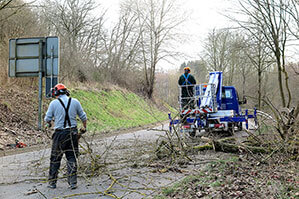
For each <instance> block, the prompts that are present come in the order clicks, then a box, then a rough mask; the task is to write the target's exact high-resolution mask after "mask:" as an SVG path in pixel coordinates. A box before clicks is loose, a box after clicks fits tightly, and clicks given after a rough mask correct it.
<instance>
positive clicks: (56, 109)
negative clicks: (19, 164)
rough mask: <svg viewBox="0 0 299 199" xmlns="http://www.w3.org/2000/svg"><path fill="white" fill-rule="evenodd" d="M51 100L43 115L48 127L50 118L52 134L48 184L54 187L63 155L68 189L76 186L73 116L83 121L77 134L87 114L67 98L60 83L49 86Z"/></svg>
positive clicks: (84, 123) (75, 128)
mask: <svg viewBox="0 0 299 199" xmlns="http://www.w3.org/2000/svg"><path fill="white" fill-rule="evenodd" d="M52 95H53V97H56V99H55V100H53V101H52V102H51V103H50V105H49V108H48V111H47V113H46V116H45V119H44V120H45V122H46V123H47V126H48V127H51V121H52V120H53V119H54V134H53V135H52V149H51V157H50V169H49V185H48V187H49V188H51V189H55V188H56V182H57V176H58V170H59V167H60V162H61V158H62V156H63V154H65V156H66V159H67V172H68V184H69V186H70V187H69V188H70V189H76V188H77V157H78V137H79V136H80V135H78V129H77V120H76V117H77V115H78V116H79V118H80V119H81V121H82V123H83V128H82V129H80V132H81V133H84V132H86V122H87V116H86V113H85V112H84V111H83V109H82V106H81V104H80V102H79V101H78V100H77V99H75V98H71V97H69V95H70V93H69V91H68V89H67V88H66V87H65V85H63V84H57V85H56V86H55V87H54V88H53V89H52Z"/></svg>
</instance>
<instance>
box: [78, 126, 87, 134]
mask: <svg viewBox="0 0 299 199" xmlns="http://www.w3.org/2000/svg"><path fill="white" fill-rule="evenodd" d="M79 131H80V135H82V134H84V133H86V128H84V127H82V128H80V130H79Z"/></svg>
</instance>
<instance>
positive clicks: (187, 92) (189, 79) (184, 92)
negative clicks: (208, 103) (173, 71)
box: [178, 67, 196, 109]
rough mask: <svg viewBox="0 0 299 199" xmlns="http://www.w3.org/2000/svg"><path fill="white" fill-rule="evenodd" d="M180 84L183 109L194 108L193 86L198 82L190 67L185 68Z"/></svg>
mask: <svg viewBox="0 0 299 199" xmlns="http://www.w3.org/2000/svg"><path fill="white" fill-rule="evenodd" d="M178 84H179V85H180V87H181V91H180V94H181V96H180V99H181V100H180V103H181V109H187V108H194V99H193V85H195V84H196V80H195V78H194V77H193V75H191V74H190V67H185V68H184V74H183V75H181V76H180V78H179V81H178Z"/></svg>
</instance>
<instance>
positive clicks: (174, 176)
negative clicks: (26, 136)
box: [0, 126, 184, 199]
mask: <svg viewBox="0 0 299 199" xmlns="http://www.w3.org/2000/svg"><path fill="white" fill-rule="evenodd" d="M164 128H166V127H164ZM157 129H159V130H156V131H155V130H150V131H149V130H140V131H136V132H132V133H127V134H121V135H118V136H117V137H108V138H105V139H100V140H97V141H96V142H93V143H92V148H93V151H94V152H96V153H99V154H102V153H104V151H105V150H110V152H109V153H105V154H107V157H106V159H107V160H105V161H106V162H107V163H109V165H110V166H108V168H106V169H105V172H103V175H100V176H99V177H93V178H89V177H88V176H86V175H83V174H82V175H81V177H80V178H79V179H78V184H79V187H78V189H76V190H69V189H68V188H67V182H66V179H59V180H58V183H57V189H55V190H50V189H48V188H47V187H46V186H47V182H46V179H47V175H48V165H49V155H50V150H49V149H41V150H39V151H34V152H27V153H22V154H17V155H10V156H4V157H0V198H1V199H2V198H3V199H15V198H25V199H27V198H28V199H31V198H55V197H62V196H71V195H73V194H75V195H76V194H79V195H78V196H72V197H70V198H98V197H99V196H101V194H100V192H103V191H105V190H106V189H107V188H108V187H109V186H110V185H111V183H112V182H113V180H111V178H110V177H109V175H108V173H109V174H111V176H113V177H115V178H117V179H118V182H119V183H120V184H115V185H113V189H112V190H111V191H112V193H113V194H115V195H117V196H124V195H126V197H125V198H142V197H143V196H144V195H143V194H150V193H151V192H152V191H153V189H155V188H157V187H161V186H163V185H167V184H169V183H171V182H173V181H176V180H178V179H180V178H181V177H183V176H184V174H178V173H176V172H167V173H165V174H163V173H159V172H154V170H155V169H154V168H152V169H151V168H149V167H137V166H136V167H137V168H134V166H132V165H134V162H138V161H139V162H138V164H137V165H139V164H140V162H142V158H145V159H148V153H147V152H148V151H150V150H153V148H152V146H151V144H152V143H153V142H154V141H155V140H156V139H157V138H158V137H159V136H161V135H163V134H164V132H163V131H160V130H161V129H163V127H162V126H160V127H157ZM143 150H144V151H143ZM101 158H102V159H103V157H101ZM63 165H65V163H62V166H63ZM125 165H126V166H125ZM128 165H129V167H128ZM130 165H131V166H130ZM61 173H63V172H61ZM60 176H61V177H62V174H60ZM124 186H125V187H124ZM131 188H132V189H131ZM96 192H98V193H96ZM83 193H86V194H85V195H82V194H83ZM91 193H94V194H91ZM101 198H111V197H110V196H103V197H101Z"/></svg>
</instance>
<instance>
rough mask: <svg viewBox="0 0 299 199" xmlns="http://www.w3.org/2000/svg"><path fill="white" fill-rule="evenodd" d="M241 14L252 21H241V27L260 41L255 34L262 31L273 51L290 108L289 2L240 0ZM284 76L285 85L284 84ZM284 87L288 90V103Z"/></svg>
mask: <svg viewBox="0 0 299 199" xmlns="http://www.w3.org/2000/svg"><path fill="white" fill-rule="evenodd" d="M239 2H240V5H241V12H242V13H244V14H245V15H247V16H248V17H249V18H250V20H248V21H239V20H235V21H237V22H238V23H239V25H240V26H241V27H242V28H244V29H246V30H247V31H249V32H250V33H251V35H252V36H253V37H255V38H256V39H259V38H258V37H259V35H256V34H255V33H256V32H257V31H260V32H261V34H262V35H263V38H264V40H263V42H264V44H265V45H266V46H267V47H268V48H269V49H271V51H272V53H273V55H274V56H275V59H276V65H277V70H278V75H277V77H278V84H279V90H280V97H281V101H282V106H283V107H289V106H290V104H291V100H292V96H291V91H290V89H289V84H288V80H289V77H288V73H287V71H286V68H285V65H286V63H285V62H286V60H285V53H286V44H287V42H288V36H289V34H288V31H287V30H288V22H289V20H290V14H289V13H288V12H287V8H288V7H289V5H290V4H289V2H290V1H289V0H253V1H251V0H240V1H239ZM283 75H284V83H283ZM284 86H285V88H286V90H287V94H288V101H286V97H285V93H284Z"/></svg>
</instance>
